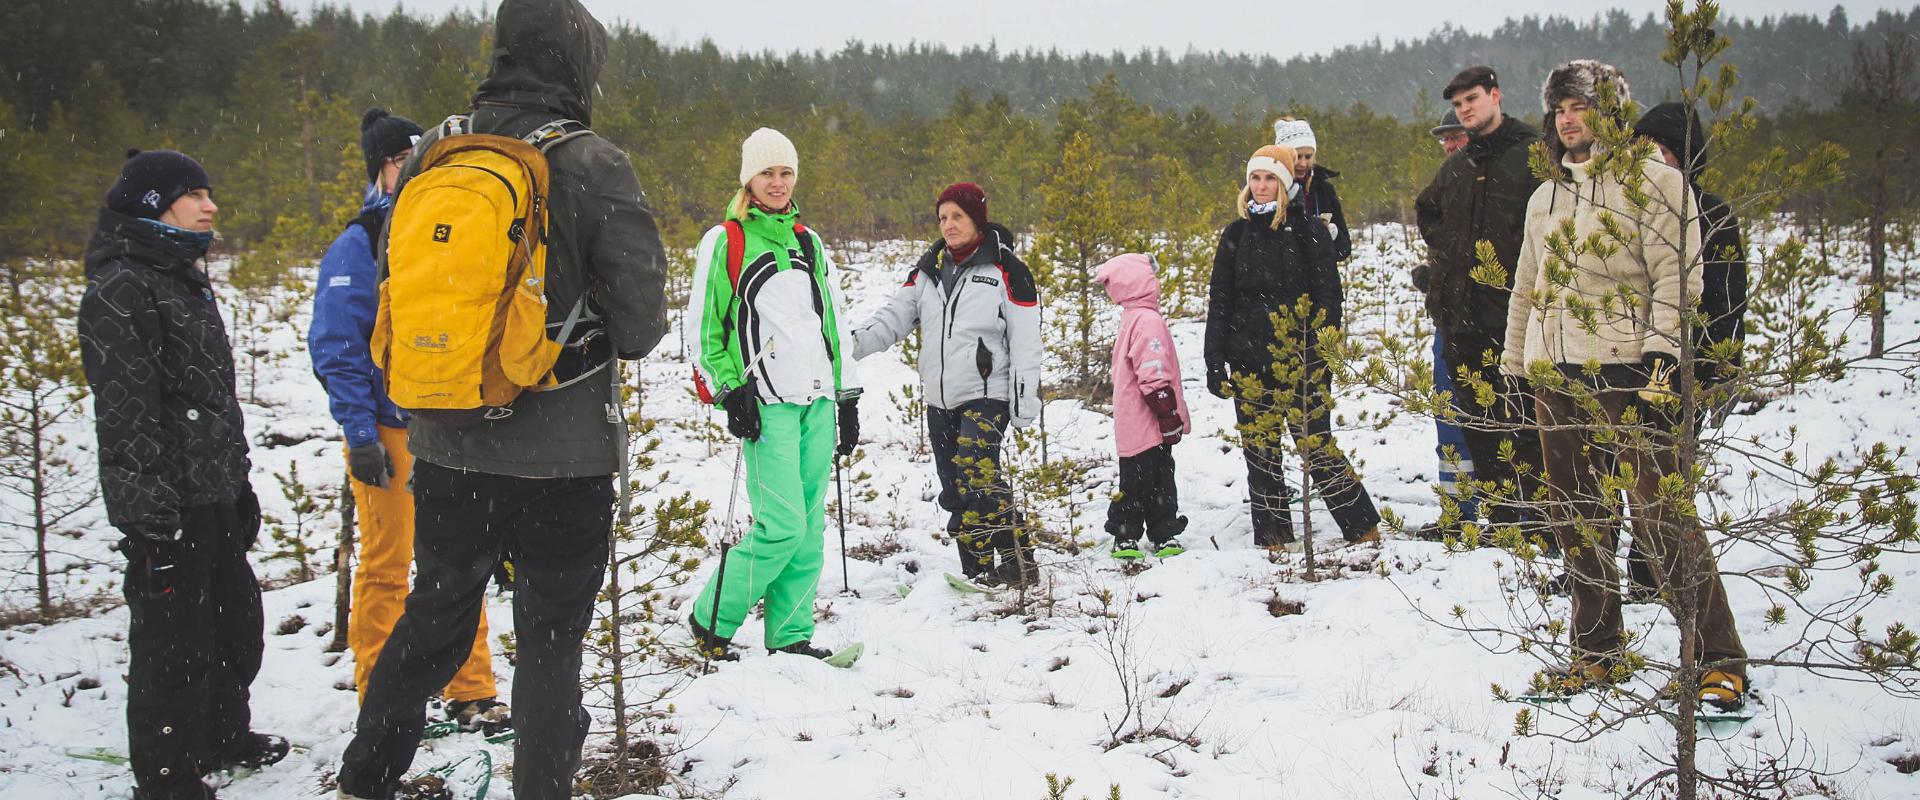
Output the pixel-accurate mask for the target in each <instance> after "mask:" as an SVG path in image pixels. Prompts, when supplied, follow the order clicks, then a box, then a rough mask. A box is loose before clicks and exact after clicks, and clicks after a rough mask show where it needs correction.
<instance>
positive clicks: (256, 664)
mask: <svg viewBox="0 0 1920 800" xmlns="http://www.w3.org/2000/svg"><path fill="white" fill-rule="evenodd" d="M127 156H128V157H127V160H126V162H125V163H124V164H123V165H122V166H121V170H120V175H119V177H118V178H117V179H116V180H115V181H114V183H113V187H112V188H111V189H109V190H108V191H107V198H106V207H105V208H104V209H102V210H101V211H100V224H99V227H98V228H96V229H95V231H94V234H93V240H92V241H91V242H90V243H89V244H88V246H87V256H86V273H87V289H86V293H85V295H83V296H82V297H81V300H80V310H79V316H78V320H77V322H78V326H79V333H80V362H81V367H82V369H83V370H85V372H86V378H87V385H88V386H89V387H90V388H91V389H92V394H93V403H94V431H95V433H96V434H97V435H98V437H99V454H100V490H101V496H102V498H103V499H104V500H105V501H106V506H107V521H108V522H109V523H110V524H112V525H113V527H115V528H117V529H118V530H119V531H120V533H121V535H122V536H123V537H124V538H123V539H121V541H120V543H119V544H117V545H116V546H115V549H117V550H119V551H120V552H122V553H124V554H125V555H126V557H127V569H126V575H125V579H124V581H123V583H122V586H121V589H122V591H123V592H124V594H125V595H126V598H127V608H128V609H129V610H130V611H131V612H132V621H131V622H130V623H129V626H128V631H127V677H126V680H127V745H128V746H127V752H128V756H129V757H130V761H131V763H132V767H133V778H134V797H135V798H136V799H137V800H175V799H176V798H193V800H204V798H210V797H213V796H214V793H213V789H212V788H211V787H209V786H207V784H206V783H204V782H203V781H202V780H201V777H202V776H203V775H210V774H212V773H214V772H217V771H220V770H225V769H231V768H237V767H246V768H258V767H261V766H264V765H267V764H272V763H274V762H277V761H279V760H280V759H282V758H285V757H286V755H287V741H286V740H285V739H281V738H279V737H277V736H268V735H266V734H261V733H255V732H253V731H252V730H251V722H252V716H253V715H252V710H251V707H250V701H251V697H252V693H251V689H250V688H249V687H250V686H251V685H252V683H253V679H254V677H255V676H256V675H258V674H259V672H260V656H261V652H262V650H263V649H264V646H263V642H262V636H263V635H264V633H265V630H264V623H263V617H262V613H261V610H260V586H259V584H258V583H256V582H255V581H254V576H253V566H252V565H251V564H249V563H248V562H247V551H248V550H249V549H251V548H252V547H253V544H254V542H255V540H257V539H258V538H259V535H260V500H259V498H257V497H256V496H255V495H254V493H253V484H252V483H251V482H250V481H249V480H248V479H247V473H248V470H249V469H250V468H251V463H250V462H249V461H248V459H247V440H246V428H245V425H244V423H243V422H242V420H241V417H240V401H239V398H238V397H237V396H236V395H235V393H234V371H233V349H232V345H231V344H229V343H228V341H227V330H226V325H225V323H224V322H222V321H221V318H220V309H219V308H218V306H217V304H216V303H215V301H214V295H213V286H212V282H211V280H210V279H209V278H208V276H207V272H206V270H205V269H203V268H202V267H201V265H200V262H201V261H202V260H203V259H205V258H206V255H207V248H208V246H209V245H211V244H212V243H213V215H214V213H215V212H217V211H218V210H219V207H218V206H217V205H215V204H214V202H213V184H212V182H211V181H209V180H208V178H207V172H206V170H205V169H204V168H202V167H201V166H200V164H199V162H196V161H194V160H193V159H192V158H189V157H188V156H186V155H184V154H182V153H178V152H174V151H171V150H151V151H147V152H140V151H138V150H135V151H132V152H129V153H128V154H127Z"/></svg>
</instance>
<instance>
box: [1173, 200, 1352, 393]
mask: <svg viewBox="0 0 1920 800" xmlns="http://www.w3.org/2000/svg"><path fill="white" fill-rule="evenodd" d="M1335 262H1336V259H1335V258H1334V252H1333V242H1332V241H1331V240H1330V239H1328V238H1327V231H1326V228H1324V227H1322V226H1321V225H1319V224H1318V223H1316V222H1310V221H1308V220H1307V219H1306V212H1305V211H1304V210H1302V209H1301V207H1300V203H1299V202H1298V201H1295V202H1293V203H1291V204H1289V205H1288V207H1287V221H1286V222H1285V223H1283V224H1282V225H1281V226H1280V229H1279V230H1274V229H1273V215H1272V214H1255V215H1253V217H1252V218H1250V219H1237V220H1234V221H1233V222H1232V223H1230V224H1228V225H1227V227H1226V230H1223V231H1221V232H1220V244H1219V247H1218V249H1216V250H1215V251H1214V254H1213V280H1212V282H1211V284H1210V285H1209V286H1208V292H1207V334H1206V362H1207V367H1208V369H1210V370H1212V369H1217V368H1218V367H1219V366H1220V365H1223V364H1224V365H1227V366H1230V367H1232V368H1233V369H1234V371H1236V372H1260V373H1265V372H1266V368H1267V366H1268V365H1270V364H1272V363H1273V354H1272V351H1271V350H1269V349H1268V348H1269V346H1271V345H1278V344H1280V339H1279V336H1278V335H1276V334H1275V332H1274V327H1273V319H1272V316H1271V315H1272V314H1273V313H1274V312H1276V311H1280V310H1282V309H1289V310H1290V309H1292V308H1293V305H1294V304H1295V303H1296V302H1298V301H1299V299H1300V298H1301V297H1302V296H1305V297H1307V298H1308V299H1309V300H1310V301H1311V302H1312V304H1313V309H1314V311H1315V312H1318V313H1324V314H1325V315H1326V316H1325V318H1324V319H1322V320H1321V321H1320V323H1319V327H1329V326H1330V327H1334V328H1338V327H1340V326H1341V325H1342V324H1343V320H1342V319H1341V312H1342V305H1343V296H1342V294H1341V289H1340V273H1339V271H1338V269H1337V268H1336V266H1335ZM1311 341H1313V337H1311V336H1310V337H1309V342H1311Z"/></svg>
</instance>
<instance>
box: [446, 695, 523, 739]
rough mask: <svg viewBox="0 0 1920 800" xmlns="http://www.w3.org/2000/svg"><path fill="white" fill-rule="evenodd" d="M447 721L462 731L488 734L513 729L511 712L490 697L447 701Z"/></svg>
mask: <svg viewBox="0 0 1920 800" xmlns="http://www.w3.org/2000/svg"><path fill="white" fill-rule="evenodd" d="M447 721H449V722H452V723H453V724H454V725H455V726H457V727H458V728H459V729H460V730H461V731H462V732H464V733H475V732H478V733H483V734H486V735H488V736H493V735H495V734H498V733H501V732H502V731H508V730H512V729H513V712H512V711H511V710H509V709H508V708H507V704H506V703H502V702H500V701H499V700H496V699H494V698H491V697H483V698H481V699H479V700H449V701H447Z"/></svg>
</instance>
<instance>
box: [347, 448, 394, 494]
mask: <svg viewBox="0 0 1920 800" xmlns="http://www.w3.org/2000/svg"><path fill="white" fill-rule="evenodd" d="M347 472H348V473H349V474H351V475H353V479H354V480H356V481H359V482H361V483H364V484H366V485H368V486H372V487H374V488H377V489H385V488H387V485H388V484H390V483H391V482H392V478H393V457H392V456H389V455H387V448H386V446H385V445H382V444H381V443H380V440H379V439H375V440H373V441H371V442H368V443H366V444H363V445H356V446H354V447H349V448H347Z"/></svg>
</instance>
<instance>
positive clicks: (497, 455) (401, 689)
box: [338, 0, 666, 800]
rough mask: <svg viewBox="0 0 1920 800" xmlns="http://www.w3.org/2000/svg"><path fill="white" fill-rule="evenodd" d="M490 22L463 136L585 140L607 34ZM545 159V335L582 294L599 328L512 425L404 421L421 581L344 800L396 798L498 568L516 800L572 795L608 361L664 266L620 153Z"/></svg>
mask: <svg viewBox="0 0 1920 800" xmlns="http://www.w3.org/2000/svg"><path fill="white" fill-rule="evenodd" d="M494 20H495V22H494V41H495V49H494V51H493V58H492V64H491V68H490V70H489V72H488V74H487V78H486V80H485V81H484V82H482V83H481V84H480V88H479V91H478V92H477V93H476V94H475V96H474V100H473V109H472V114H471V117H470V119H469V121H468V127H469V128H470V129H471V130H472V131H474V132H476V133H493V134H499V135H503V136H509V137H513V138H520V137H522V136H526V135H529V134H531V133H532V132H534V131H536V130H539V129H541V128H542V127H543V126H547V125H549V124H550V123H555V122H557V121H561V120H571V121H572V123H571V124H577V125H578V126H580V127H582V128H584V127H586V126H590V125H591V124H592V118H591V116H592V111H593V108H592V103H591V100H592V97H593V92H594V84H595V81H596V80H597V79H598V77H599V74H600V70H601V67H602V66H603V65H604V64H605V62H606V55H607V34H606V29H605V28H603V27H602V26H601V25H600V22H599V21H598V20H595V19H594V18H593V16H592V15H591V14H589V13H588V12H587V10H586V8H585V7H583V6H582V5H581V4H580V3H579V0H503V2H502V3H501V4H500V6H499V9H498V11H497V12H496V13H495V15H494ZM571 124H570V127H571ZM449 127H451V126H449V125H436V126H434V127H433V128H432V129H430V130H428V131H427V133H426V134H425V135H424V136H423V137H422V138H421V140H420V142H419V143H418V144H417V145H416V147H415V152H414V155H413V157H412V158H411V159H409V161H408V162H407V164H406V165H405V166H404V167H403V168H402V170H401V183H400V187H401V188H400V194H399V198H398V199H397V200H396V203H397V205H398V206H400V207H404V205H405V204H406V202H407V195H406V181H407V180H408V179H409V178H410V177H411V176H412V175H413V173H414V172H415V171H416V170H417V169H418V167H419V162H420V158H421V154H423V153H425V152H427V151H428V150H429V149H430V148H431V147H432V145H433V143H434V142H435V141H437V140H438V139H439V137H440V136H441V135H443V134H444V132H445V131H446V130H447V129H448V128H449ZM546 160H547V167H548V174H549V187H550V192H551V196H550V197H549V198H548V219H547V265H546V270H547V271H546V286H545V299H546V301H547V312H548V318H547V322H548V323H549V326H550V329H551V328H552V327H555V326H560V325H562V324H563V323H564V322H565V320H566V317H567V315H568V314H569V313H570V312H571V311H572V309H573V308H575V307H576V304H577V303H578V302H579V301H580V299H581V298H582V296H583V295H584V296H587V297H589V298H590V302H589V303H587V306H588V307H589V308H590V309H591V310H592V311H593V312H594V314H593V316H595V317H597V318H598V322H597V324H595V325H593V326H591V327H589V326H581V328H582V329H581V330H576V331H575V336H571V337H569V339H570V341H569V342H565V343H563V344H565V345H567V346H568V349H569V350H574V351H577V353H578V356H577V358H578V363H576V364H573V365H572V366H571V367H570V370H571V371H573V372H578V373H580V374H578V375H571V376H569V379H568V380H566V381H563V382H562V384H563V385H562V386H561V387H560V388H555V389H552V390H551V391H531V392H527V393H524V394H522V395H520V396H519V397H518V398H516V399H515V400H514V401H513V404H512V406H511V408H512V413H511V414H507V415H504V416H499V417H494V418H488V419H485V420H481V421H475V422H471V423H470V424H462V423H461V422H459V421H454V420H443V419H436V418H429V417H428V416H425V415H416V416H414V417H413V418H412V419H411V420H410V421H409V424H408V436H409V438H408V442H407V445H408V447H409V448H410V449H411V450H412V452H413V456H414V459H415V460H414V465H413V466H414V470H413V492H414V525H415V531H414V534H415V537H414V562H415V566H416V570H417V571H416V575H415V578H414V583H413V591H412V593H410V594H409V595H408V596H407V602H406V610H405V612H404V613H402V614H401V616H400V619H399V621H398V622H396V623H395V624H394V627H393V633H392V634H391V635H389V636H388V637H387V643H386V647H385V648H383V649H382V650H381V652H380V658H379V661H378V662H377V663H375V664H374V668H373V672H372V674H371V675H370V676H369V678H368V681H367V686H366V699H365V701H364V702H362V703H361V706H360V717H359V721H358V724H357V725H356V730H355V733H354V737H353V741H352V742H350V743H349V744H348V745H347V748H346V752H345V754H344V755H343V756H342V757H341V762H340V772H339V776H338V780H339V784H340V793H341V795H342V796H343V797H358V798H388V797H392V796H394V793H395V792H396V791H398V790H399V788H400V784H401V779H402V777H403V776H404V775H405V774H406V772H407V769H408V768H409V767H410V766H411V764H412V763H413V756H414V752H415V750H416V748H417V747H418V746H419V743H420V737H421V733H422V730H423V728H424V727H425V722H426V714H425V710H426V702H427V699H428V698H430V697H432V696H433V695H434V694H435V693H436V692H439V691H440V690H441V688H442V687H444V686H446V685H447V682H448V681H450V680H452V679H453V677H454V675H455V674H457V673H458V672H459V670H460V667H461V665H462V664H463V663H465V662H466V660H467V659H468V658H469V656H470V654H471V653H472V650H473V638H474V633H475V631H476V630H477V628H478V625H479V622H480V616H481V614H482V613H483V612H484V610H485V608H484V601H485V597H486V589H487V585H488V583H489V581H490V579H491V577H492V575H493V574H494V571H495V568H496V566H497V565H498V564H499V563H500V562H501V560H502V558H503V557H505V556H506V555H507V554H508V553H509V552H510V553H511V554H512V560H513V565H514V586H515V591H514V594H513V620H514V634H515V640H516V642H517V648H516V659H515V666H514V671H515V674H514V682H513V707H514V709H515V714H514V720H513V723H514V728H515V731H516V733H517V738H516V739H515V741H514V745H513V751H514V761H513V796H514V797H517V798H521V800H545V799H547V798H567V797H571V796H572V790H573V776H574V772H575V770H576V769H578V767H579V764H580V753H581V747H582V744H583V743H584V741H585V740H586V735H587V730H588V727H589V724H590V721H591V718H590V717H589V716H588V714H587V711H586V709H585V708H583V707H582V706H581V704H580V696H581V695H580V665H581V650H582V648H581V642H582V640H583V639H584V638H585V636H586V631H587V626H588V624H589V622H591V620H592V616H593V602H594V598H595V597H596V596H597V595H598V594H599V591H600V586H601V584H602V582H603V581H604V579H605V576H606V569H607V558H608V552H609V550H608V548H609V545H610V541H611V537H612V535H613V507H614V504H615V503H614V498H615V486H614V483H615V481H614V479H613V476H614V474H615V473H617V472H618V471H619V470H620V461H621V458H622V453H623V448H622V446H623V443H624V442H625V441H626V436H627V430H626V415H625V414H622V413H620V412H619V409H618V408H617V407H616V406H614V404H613V400H612V399H611V398H610V397H609V394H610V392H611V391H612V390H613V388H614V387H615V383H614V382H615V380H616V379H615V376H617V375H618V374H619V372H618V370H617V369H614V368H613V364H612V363H611V360H612V358H615V357H617V358H621V359H629V360H632V359H638V358H641V357H644V356H645V355H646V354H647V352H648V351H650V350H652V349H653V346H654V345H655V344H656V343H658V342H659V341H660V338H661V336H662V335H663V334H664V332H665V330H666V292H665V285H666V258H665V247H664V245H663V244H662V243H661V241H660V234H659V231H658V229H657V228H656V227H655V224H654V217H653V212H652V211H651V210H650V209H649V208H648V207H647V203H646V199H645V197H644V196H643V195H642V194H641V191H640V184H639V182H638V181H637V180H636V179H635V177H634V173H633V166H632V164H630V163H629V162H628V160H627V156H626V154H625V153H623V152H621V150H620V148H618V147H616V146H614V145H613V144H612V143H611V142H608V141H607V140H605V139H601V138H599V137H597V136H591V135H580V136H573V137H570V138H568V139H567V140H566V141H565V142H563V143H561V144H559V145H557V146H554V147H552V148H550V149H548V150H547V151H546ZM382 252H383V254H384V252H385V251H384V250H383V251H382ZM383 260H384V255H383ZM565 358H566V357H564V356H563V359H565ZM582 376H592V377H586V378H582ZM475 498H486V499H487V501H488V502H484V503H476V502H474V499H475Z"/></svg>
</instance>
